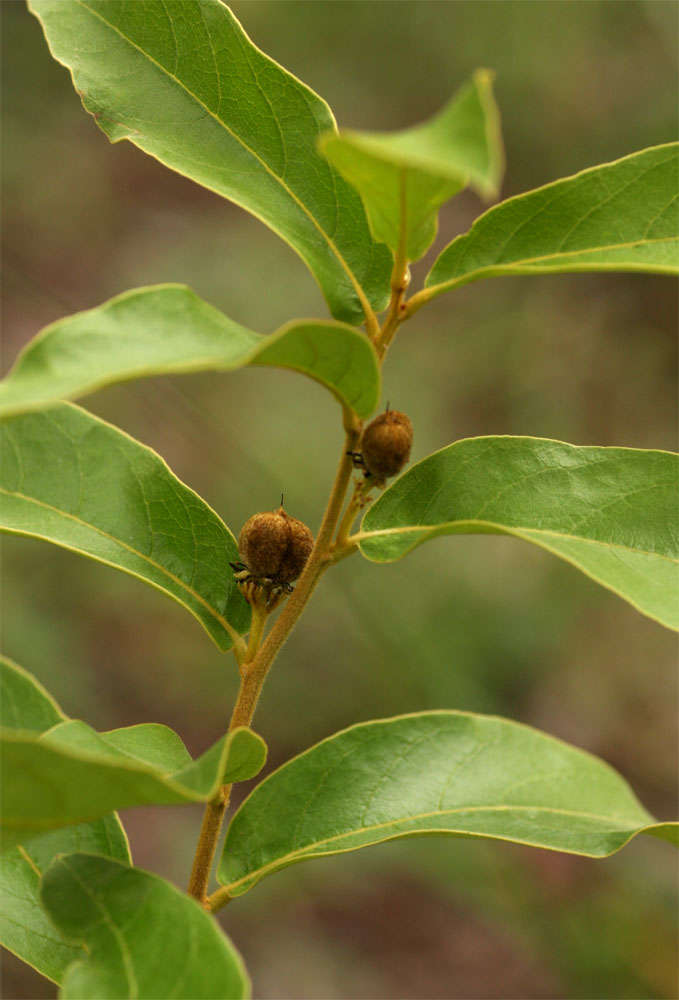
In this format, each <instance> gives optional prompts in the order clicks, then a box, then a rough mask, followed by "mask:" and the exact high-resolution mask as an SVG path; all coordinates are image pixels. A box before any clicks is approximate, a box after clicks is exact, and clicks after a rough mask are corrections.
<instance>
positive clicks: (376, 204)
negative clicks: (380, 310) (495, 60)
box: [320, 70, 503, 260]
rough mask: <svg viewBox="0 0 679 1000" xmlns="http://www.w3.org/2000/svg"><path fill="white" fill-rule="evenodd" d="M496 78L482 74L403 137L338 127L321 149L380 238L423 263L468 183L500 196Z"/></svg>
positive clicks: (500, 146) (501, 162) (325, 140)
mask: <svg viewBox="0 0 679 1000" xmlns="http://www.w3.org/2000/svg"><path fill="white" fill-rule="evenodd" d="M491 83H492V76H491V74H490V73H488V71H487V70H478V71H477V72H476V73H475V74H474V77H473V79H472V80H471V82H470V83H468V84H466V85H465V86H464V87H463V88H462V89H461V90H460V91H459V92H458V93H457V94H456V95H455V96H454V97H453V98H452V100H451V101H450V102H449V103H448V104H446V106H445V107H444V108H443V109H442V110H441V111H439V113H438V114H436V115H434V117H433V118H430V119H429V121H426V122H424V123H423V124H421V125H417V126H415V127H414V128H410V129H406V130H405V131H403V132H382V133H380V132H353V131H350V130H342V132H341V133H340V134H339V135H338V134H337V132H335V131H334V130H333V131H331V132H328V133H327V134H326V135H324V136H323V137H322V139H321V143H320V148H321V151H322V152H323V154H324V155H325V156H326V157H327V159H328V160H329V161H330V162H331V163H332V164H334V166H335V167H337V169H338V170H339V172H340V173H341V174H342V175H343V176H344V177H346V179H347V180H348V181H349V182H350V183H351V184H353V185H354V187H356V188H357V189H358V190H359V191H360V193H361V197H362V198H363V203H364V205H365V208H366V212H367V214H368V220H369V222H370V226H371V229H372V232H373V235H374V237H375V239H376V240H380V241H382V242H383V243H386V244H387V245H388V246H389V247H391V249H392V250H393V251H394V252H395V253H396V252H402V253H403V255H404V256H405V257H406V258H407V259H408V260H419V258H420V257H422V255H423V254H425V253H426V252H427V250H428V249H429V247H430V246H431V244H432V243H433V241H434V239H435V237H436V228H437V214H438V210H439V208H440V206H441V205H442V204H443V202H444V201H447V200H448V199H449V198H452V197H453V195H455V194H457V193H458V191H460V190H461V189H462V188H463V187H465V186H466V185H467V184H470V185H471V186H472V187H474V188H476V189H477V190H478V191H479V193H480V194H481V195H482V196H483V197H484V198H488V197H497V194H498V190H499V185H500V179H501V176H502V168H503V153H502V140H501V138H500V118H499V114H498V110H497V107H496V105H495V101H494V98H493V93H492V85H491Z"/></svg>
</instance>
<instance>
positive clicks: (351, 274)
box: [76, 0, 372, 315]
mask: <svg viewBox="0 0 679 1000" xmlns="http://www.w3.org/2000/svg"><path fill="white" fill-rule="evenodd" d="M76 2H77V3H78V4H79V6H81V7H83V8H84V9H85V10H86V11H87V12H88V13H89V14H91V15H92V16H93V17H97V18H98V19H99V20H100V21H101V22H102V23H103V24H105V25H106V26H107V27H108V28H110V30H111V31H114V32H115V33H116V34H117V35H118V36H119V37H120V38H122V40H123V41H124V42H127V44H128V45H130V46H132V48H134V49H136V50H137V52H139V53H140V54H141V55H142V56H143V57H144V58H146V59H148V60H149V62H151V63H153V65H154V66H156V67H157V69H159V70H160V72H161V73H164V74H165V75H166V76H168V77H169V78H170V79H171V80H174V82H175V83H176V84H177V85H178V86H179V87H180V88H181V89H182V90H183V91H184V92H185V93H186V94H188V96H189V97H191V98H192V99H193V100H194V101H196V103H197V104H199V105H200V106H201V108H203V109H204V110H205V111H206V112H207V114H209V115H210V117H211V118H213V119H214V121H216V122H217V124H218V125H221V126H222V128H223V129H224V131H225V132H228V134H229V135H230V136H231V137H232V138H233V139H235V140H236V142H238V143H240V145H241V146H242V147H243V149H245V150H246V151H247V152H248V153H249V154H250V155H251V156H252V157H253V158H254V159H255V160H257V162H258V163H259V164H260V166H262V167H263V168H264V170H265V171H266V172H267V173H268V174H269V175H270V176H271V177H272V178H273V179H274V180H275V181H277V182H278V184H280V186H281V188H282V189H283V190H284V191H285V192H286V194H287V195H288V196H289V197H290V198H291V199H292V201H294V202H295V204H296V205H297V206H298V208H300V209H301V211H302V212H303V213H304V214H305V215H306V216H307V218H308V219H309V220H310V222H311V223H312V224H313V226H315V228H316V229H317V230H318V232H319V233H320V234H321V236H322V237H323V239H324V240H325V241H326V243H327V245H328V247H329V248H330V250H331V251H332V253H333V254H334V255H335V257H336V258H337V261H338V263H339V264H340V266H341V267H342V269H343V270H344V272H345V273H346V275H347V277H348V278H349V280H350V281H351V284H352V286H353V288H354V291H355V292H356V295H357V296H358V299H359V301H360V303H361V308H362V309H363V311H364V313H366V315H369V314H370V312H372V309H371V307H370V304H369V303H368V300H367V297H366V295H365V292H364V291H363V288H362V286H361V284H360V282H359V280H358V278H357V277H356V275H355V274H354V272H353V271H352V270H351V268H350V267H349V265H348V263H347V262H346V260H345V259H344V257H343V255H342V254H341V253H340V251H339V249H338V247H337V245H336V244H335V242H334V240H333V239H332V237H331V236H330V235H329V234H328V233H326V231H325V229H323V227H322V226H321V224H320V222H318V220H317V219H316V218H315V217H314V215H313V214H312V213H311V211H310V210H309V209H308V208H307V207H306V205H305V204H304V202H303V201H301V200H300V199H299V198H298V196H297V195H296V194H295V192H294V191H293V190H292V188H290V187H289V186H288V185H287V184H286V183H285V181H284V180H283V178H282V177H280V176H279V175H278V174H277V173H275V171H274V170H273V169H272V168H271V167H270V166H269V165H268V163H267V162H266V161H265V160H263V159H262V157H261V156H260V155H259V154H258V153H257V152H256V151H255V150H254V149H252V147H250V146H249V145H248V144H247V143H246V142H245V141H244V140H243V139H242V138H241V137H240V136H239V135H237V134H236V133H235V132H234V131H233V130H232V129H231V128H229V126H228V125H227V124H226V122H225V121H223V120H222V119H221V118H219V117H218V116H217V115H216V114H215V113H214V111H212V110H211V109H210V108H209V107H208V106H207V104H205V103H204V102H203V101H201V99H200V98H199V97H198V96H197V94H194V93H193V91H192V90H190V89H189V88H188V87H187V86H186V84H184V83H183V82H182V81H181V80H180V79H179V78H178V77H176V76H175V75H174V73H171V72H170V71H169V70H168V69H166V67H165V66H163V65H162V64H161V63H159V62H157V60H155V59H154V58H153V56H151V55H150V54H149V53H148V52H145V51H144V50H143V49H142V48H140V47H139V46H138V45H137V44H136V42H134V41H133V40H132V39H131V38H129V37H128V36H127V35H125V34H124V33H123V32H122V31H121V30H120V29H119V28H118V27H117V26H116V25H114V24H111V22H110V21H107V20H106V18H105V17H103V16H102V15H101V14H100V13H99V12H98V11H95V10H92V8H91V7H88V5H87V4H86V3H85V2H84V0H76ZM208 37H209V34H208ZM217 79H219V73H218V72H217ZM274 120H276V119H275V116H274ZM276 121H277V120H276ZM330 169H331V170H332V167H330ZM233 200H234V201H235V199H233ZM267 225H270V223H269V222H268V221H267ZM271 228H274V227H273V226H272V227H271ZM276 232H278V230H276ZM279 235H280V236H282V238H283V239H285V241H286V242H289V241H288V240H287V238H286V237H284V236H283V234H282V233H279Z"/></svg>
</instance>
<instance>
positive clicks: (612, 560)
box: [356, 437, 679, 628]
mask: <svg viewBox="0 0 679 1000" xmlns="http://www.w3.org/2000/svg"><path fill="white" fill-rule="evenodd" d="M678 460H679V456H677V455H675V454H672V453H671V452H665V451H640V450H637V449H634V448H591V447H583V448H581V447H576V446H574V445H571V444H564V443H563V442H561V441H549V440H546V439H544V438H529V437H480V438H467V439H465V440H462V441H457V442H456V443H455V444H452V445H450V446H449V447H448V448H443V449H442V450H441V451H437V452H434V454H433V455H430V456H429V457H428V458H425V459H424V460H423V461H422V462H419V463H418V464H417V465H414V466H412V467H411V468H410V469H409V470H408V472H407V473H406V474H405V475H404V476H402V477H401V478H400V479H398V480H397V481H396V482H395V483H394V484H393V486H391V487H389V489H387V490H386V491H385V493H384V494H383V495H382V496H381V497H380V498H379V500H378V501H377V502H376V503H375V504H374V505H373V506H372V507H371V508H370V510H369V511H368V512H367V514H366V515H365V517H364V519H363V523H362V525H361V531H360V532H359V534H358V535H357V536H356V537H357V539H358V540H359V542H360V547H361V551H362V552H363V554H364V555H365V556H367V558H368V559H372V560H373V561H375V562H392V561H394V560H395V559H400V558H401V557H402V556H404V555H405V554H406V553H407V552H410V551H411V550H412V549H414V548H415V547H416V546H417V545H421V544H422V542H424V541H426V540H427V539H428V538H435V537H436V536H437V535H450V534H505V535H513V536H515V537H516V538H523V539H525V540H526V541H528V542H533V543H534V544H535V545H539V546H541V547H542V548H544V549H547V551H549V552H553V553H554V554H555V555H557V556H560V557H561V558H562V559H565V560H566V561H567V562H569V563H571V564H572V565H573V566H575V567H576V568H577V569H580V570H582V572H583V573H586V574H587V575H588V576H590V577H591V578H592V579H593V580H596V581H597V582H598V583H600V584H602V585H603V586H604V587H608V589H609V590H612V591H613V592H614V593H616V594H618V595H619V596H620V597H622V598H623V599H624V600H626V601H629V603H630V604H632V605H634V607H636V608H637V609H638V610H639V611H641V612H642V613H643V614H646V615H648V616H649V617H651V618H655V619H656V620H657V621H659V622H660V623H661V624H663V625H667V626H668V627H669V628H679V538H678V537H677V534H678V533H677V526H678V525H679V494H678V492H677V483H678V482H679V461H678Z"/></svg>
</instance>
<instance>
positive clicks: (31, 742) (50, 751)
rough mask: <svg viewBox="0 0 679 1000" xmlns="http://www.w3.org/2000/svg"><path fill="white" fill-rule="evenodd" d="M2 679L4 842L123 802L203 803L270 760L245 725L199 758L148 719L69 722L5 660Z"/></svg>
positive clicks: (0, 664)
mask: <svg viewBox="0 0 679 1000" xmlns="http://www.w3.org/2000/svg"><path fill="white" fill-rule="evenodd" d="M0 679H1V681H2V686H1V687H0V705H1V706H2V723H3V727H4V728H3V730H2V734H1V736H0V740H1V742H2V748H3V750H2V754H0V768H1V769H2V788H1V789H0V794H1V795H2V808H1V809H0V813H1V815H2V824H3V828H2V832H3V845H4V846H5V847H6V848H7V847H11V846H12V845H14V844H17V843H23V842H24V841H26V840H27V839H28V838H34V837H35V835H36V834H39V833H41V831H44V830H49V829H52V828H55V827H62V826H66V825H68V824H74V823H80V822H82V821H83V820H89V819H93V818H95V817H98V816H104V815H105V814H106V813H108V812H110V811H111V810H112V809H116V808H124V807H126V806H134V805H146V804H151V803H158V804H170V803H176V802H199V801H206V800H207V799H209V798H211V797H212V796H213V795H214V794H215V792H216V791H217V789H218V788H219V786H220V785H222V784H226V783H231V782H235V781H246V780H248V779H249V778H253V777H254V776H255V775H256V774H258V773H259V772H260V771H261V769H262V767H263V766H264V762H265V760H266V744H265V743H264V740H263V739H262V738H261V736H258V735H257V734H256V733H254V732H253V731H252V730H251V729H247V728H245V727H241V728H239V729H235V730H233V731H232V732H231V733H229V734H228V735H227V736H225V737H222V738H221V739H220V740H218V741H217V743H215V744H214V746H212V747H211V748H210V749H209V750H207V751H206V752H205V753H204V754H203V755H202V756H201V757H199V758H198V759H197V760H192V759H191V756H190V754H189V752H188V750H187V749H186V747H185V746H184V744H183V743H182V741H181V740H180V738H179V736H177V734H176V733H175V732H173V731H172V730H171V729H168V727H167V726H161V725H157V724H155V723H146V724H143V725H138V726H129V727H127V728H125V729H114V730H111V731H110V732H106V733H97V732H96V731H95V730H94V729H92V728H91V727H90V726H88V725H87V724H86V723H85V722H80V721H79V720H73V719H68V718H67V717H66V716H65V715H64V713H63V712H62V711H61V709H60V708H59V707H58V705H56V703H55V702H54V701H53V700H52V699H51V697H50V696H49V695H48V694H47V692H46V691H45V690H44V688H43V687H42V686H41V685H40V684H38V682H37V681H36V680H35V678H34V677H32V676H31V675H30V674H29V673H28V672H27V671H25V670H22V669H21V667H18V666H17V665H16V664H15V663H12V662H11V661H10V660H7V659H4V658H1V657H0ZM107 822H108V821H107ZM116 822H117V820H116ZM64 836H65V837H67V836H68V835H67V834H64ZM98 836H100V834H98ZM122 836H123V837H124V834H122ZM35 843H36V841H35V840H34V839H31V844H35ZM65 843H66V848H67V847H68V843H69V842H68V840H66V841H65ZM73 843H75V844H76V847H77V843H78V842H77V841H73ZM71 846H73V844H71ZM32 849H33V848H32V847H31V850H32ZM87 849H88V850H90V848H89V847H88V848H87ZM125 851H127V848H125ZM102 853H105V852H102ZM113 856H115V857H120V856H121V855H120V852H118V853H115V854H113ZM125 856H127V855H126V854H125Z"/></svg>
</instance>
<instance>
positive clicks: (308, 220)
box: [29, 0, 391, 322]
mask: <svg viewBox="0 0 679 1000" xmlns="http://www.w3.org/2000/svg"><path fill="white" fill-rule="evenodd" d="M29 7H30V9H31V11H32V12H33V13H34V14H35V15H36V17H38V19H39V20H40V22H41V24H42V27H43V30H44V32H45V35H46V37H47V41H48V44H49V46H50V50H51V52H52V54H53V56H54V57H55V59H57V60H58V61H59V62H61V63H63V65H64V66H66V67H68V69H69V70H70V72H71V75H72V77H73V83H74V86H75V88H76V90H77V91H78V93H79V94H80V96H81V99H82V102H83V105H84V107H85V109H86V110H87V111H89V112H90V113H91V114H92V115H94V117H95V120H96V122H97V124H98V125H99V127H100V128H101V129H102V130H103V131H104V132H105V133H106V135H107V136H108V137H109V139H110V140H111V141H112V142H118V141H119V140H121V139H129V140H130V142H133V143H134V144H135V145H136V146H139V147H140V149H143V150H144V151H145V152H147V153H150V154H151V156H154V157H155V158H156V159H157V160H160V161H161V163H164V164H166V165H167V166H168V167H171V168H172V169H174V170H176V171H178V172H179V173H181V174H184V175H185V176H186V177H190V178H191V179H192V180H195V181H198V183H200V184H202V185H204V186H205V187H207V188H210V189H211V190H212V191H215V192H217V193H218V194H221V195H223V196H224V197H226V198H229V199H231V201H234V202H236V203H237V204H238V205H241V206H242V207H243V208H245V209H247V210H248V211H249V212H251V213H252V214H253V215H255V216H257V218H259V219H261V220H262V222H264V223H266V225H268V226H269V227H270V228H271V229H273V230H274V232H276V233H278V234H279V235H280V236H281V237H282V238H283V239H284V240H286V241H287V242H288V243H289V244H290V246H291V247H292V248H293V249H294V250H296V252H297V253H298V254H299V255H300V257H301V258H302V259H303V260H304V261H305V263H306V264H307V265H308V267H309V268H310V270H311V271H312V273H313V274H314V276H315V278H316V280H317V281H318V283H319V284H320V286H321V288H322V290H323V293H324V295H325V297H326V299H327V301H328V304H329V306H330V308H331V310H332V312H333V314H334V315H335V316H336V317H337V318H338V319H343V320H347V321H349V322H353V321H356V320H359V319H361V318H362V316H363V309H362V307H361V305H360V304H359V299H360V298H361V296H362V295H365V297H367V299H368V300H369V302H370V303H371V304H372V306H373V308H375V309H377V310H379V309H381V308H382V307H383V306H384V305H385V304H386V300H387V298H388V292H389V272H390V266H391V262H390V257H389V252H388V250H387V248H386V247H385V246H381V245H378V244H376V243H375V242H373V240H372V238H371V235H370V230H369V227H368V223H367V220H366V217H365V212H364V210H363V206H362V204H361V200H360V197H359V195H358V194H357V193H356V191H354V190H353V189H352V188H351V186H350V185H349V184H347V183H346V181H345V180H344V179H343V178H342V177H341V176H340V175H339V174H338V173H337V172H336V171H335V170H334V169H333V168H332V167H331V166H330V164H329V163H327V161H326V160H324V159H323V157H322V156H320V154H319V153H318V151H317V149H316V143H317V140H318V137H319V136H320V135H321V134H322V133H323V132H325V131H327V130H328V129H334V128H335V122H334V119H333V116H332V113H331V111H330V109H329V107H328V106H327V104H326V103H325V101H323V100H321V99H320V98H319V97H318V96H317V95H316V94H315V93H314V92H313V91H312V90H310V89H309V88H308V87H306V86H305V85H304V84H303V83H301V82H300V81H299V80H297V79H296V78H295V77H294V76H292V75H291V74H290V73H288V72H287V71H286V70H284V69H283V68H282V67H281V66H279V65H278V64H277V63H275V62H274V61H273V60H272V59H269V58H268V56H266V55H264V53H263V52H260V50H259V49H258V48H257V47H256V46H255V45H253V44H252V42H251V41H250V39H249V38H248V36H247V35H246V34H245V32H244V31H243V29H242V27H241V26H240V24H239V23H238V21H237V20H236V18H235V17H234V16H233V14H232V13H231V11H230V10H229V9H228V7H226V6H225V5H224V4H223V3H221V2H220V0H146V2H145V3H121V2H120V0H31V2H30V3H29ZM361 289H363V291H361Z"/></svg>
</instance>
